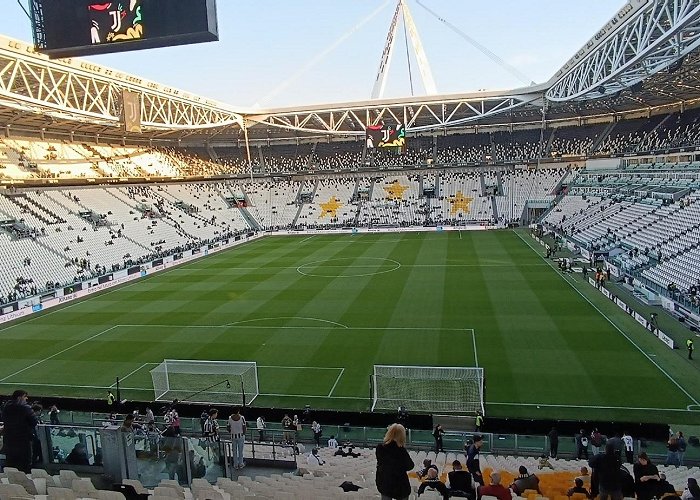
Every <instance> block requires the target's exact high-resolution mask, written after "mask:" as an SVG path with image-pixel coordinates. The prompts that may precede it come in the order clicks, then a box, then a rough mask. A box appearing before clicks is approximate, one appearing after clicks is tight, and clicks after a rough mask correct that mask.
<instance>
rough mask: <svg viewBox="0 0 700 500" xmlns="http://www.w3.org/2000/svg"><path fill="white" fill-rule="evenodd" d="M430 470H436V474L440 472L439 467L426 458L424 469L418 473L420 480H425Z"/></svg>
mask: <svg viewBox="0 0 700 500" xmlns="http://www.w3.org/2000/svg"><path fill="white" fill-rule="evenodd" d="M430 469H435V472H439V471H438V468H437V465H435V464H434V463H433V462H432V460H430V459H429V458H426V459H425V460H423V467H422V468H421V469H419V470H418V472H417V474H418V479H423V478H424V477H426V476H427V475H428V471H429V470H430Z"/></svg>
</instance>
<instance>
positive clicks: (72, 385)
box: [0, 382, 153, 392]
mask: <svg viewBox="0 0 700 500" xmlns="http://www.w3.org/2000/svg"><path fill="white" fill-rule="evenodd" d="M0 385H20V386H22V387H24V386H28V387H70V388H73V389H111V388H112V386H111V385H75V384H37V383H24V382H0ZM120 389H122V390H125V391H150V392H153V387H150V388H145V387H120Z"/></svg>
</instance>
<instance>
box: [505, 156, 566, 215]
mask: <svg viewBox="0 0 700 500" xmlns="http://www.w3.org/2000/svg"><path fill="white" fill-rule="evenodd" d="M566 173H567V172H566V171H564V170H561V169H559V170H557V169H538V170H508V171H506V172H504V173H503V174H501V185H502V189H501V193H502V194H500V195H498V196H496V206H497V207H498V208H497V209H498V217H499V219H500V222H503V223H506V224H507V223H511V222H518V221H520V218H521V216H522V214H523V211H524V210H525V202H526V201H528V200H544V201H553V200H554V194H553V192H554V189H555V187H556V186H557V184H559V183H560V182H561V180H562V178H563V176H564V174H566Z"/></svg>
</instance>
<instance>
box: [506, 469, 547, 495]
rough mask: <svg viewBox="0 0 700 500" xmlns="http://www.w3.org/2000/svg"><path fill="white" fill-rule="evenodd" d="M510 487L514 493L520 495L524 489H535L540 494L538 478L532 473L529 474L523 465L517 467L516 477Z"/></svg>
mask: <svg viewBox="0 0 700 500" xmlns="http://www.w3.org/2000/svg"><path fill="white" fill-rule="evenodd" d="M510 489H511V490H513V493H515V494H516V495H522V493H523V492H524V491H525V490H535V491H537V493H539V494H542V492H541V491H540V478H538V477H537V476H536V475H534V474H529V473H528V472H527V468H526V467H525V466H524V465H521V466H520V467H519V468H518V477H517V478H516V479H515V481H513V484H512V485H511V486H510Z"/></svg>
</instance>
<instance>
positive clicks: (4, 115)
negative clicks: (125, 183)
mask: <svg viewBox="0 0 700 500" xmlns="http://www.w3.org/2000/svg"><path fill="white" fill-rule="evenodd" d="M124 90H127V91H131V92H135V93H138V94H139V95H140V97H141V101H142V106H141V122H142V130H141V132H138V133H136V132H131V133H127V132H125V131H124V128H123V125H122V119H121V114H122V92H123V91H124ZM697 105H700V0H687V1H685V2H677V1H675V0H629V2H628V3H627V4H626V5H625V6H624V7H623V8H622V9H621V10H620V11H619V12H618V13H617V14H616V15H615V16H614V17H613V18H612V19H611V20H610V21H609V22H608V23H606V25H605V26H603V27H602V28H601V30H600V31H599V32H598V33H596V34H595V35H594V36H593V37H592V38H591V40H590V41H589V42H588V43H587V44H586V45H585V46H584V47H582V48H581V50H579V51H577V53H576V54H574V56H573V57H572V58H571V59H570V60H569V61H568V62H567V63H566V64H565V65H564V66H563V67H562V68H561V69H560V70H559V71H558V72H557V73H555V75H554V76H553V77H552V79H550V80H549V81H548V82H547V83H545V84H541V85H533V86H531V87H523V88H519V89H513V90H511V91H505V92H476V93H467V94H453V95H435V96H420V97H410V98H399V99H396V98H394V99H379V100H367V101H359V102H346V103H332V104H327V105H313V106H302V107H293V108H277V109H266V110H253V109H242V108H235V109H234V108H232V107H231V106H229V105H226V104H222V103H219V102H215V101H212V100H209V99H206V98H203V97H199V96H195V95H192V94H189V93H187V92H183V91H181V90H178V89H173V88H170V87H167V86H163V85H160V84H157V83H154V82H150V81H147V80H144V79H142V78H140V77H137V76H133V75H128V74H124V73H122V72H120V71H116V70H113V69H109V68H106V67H103V66H100V65H96V64H93V63H89V62H87V61H82V60H79V59H67V60H58V61H49V60H48V59H47V58H46V57H45V56H43V55H39V54H36V53H35V52H34V50H33V47H31V46H29V45H27V44H25V43H23V42H18V41H15V40H11V39H8V38H4V37H0V127H4V128H5V133H6V134H10V135H11V134H13V133H16V134H18V135H25V134H37V133H45V134H51V135H54V134H56V135H63V136H68V135H71V134H77V135H78V136H83V135H84V136H88V137H91V138H98V137H99V138H101V139H105V138H109V140H110V141H114V140H124V141H127V142H133V141H143V140H153V141H159V140H167V141H172V140H182V141H183V142H186V143H190V142H192V143H200V142H205V141H210V142H218V143H240V142H241V141H243V140H244V137H245V134H244V131H243V128H244V126H245V128H246V129H247V130H246V132H247V133H248V136H249V138H250V139H251V140H254V141H276V140H290V139H291V140H295V139H303V138H308V137H333V136H336V137H339V138H343V139H348V138H352V137H353V136H362V135H363V134H364V127H365V124H374V123H377V122H378V121H380V120H388V121H395V122H404V123H406V125H407V129H408V131H409V133H411V132H413V133H449V131H450V130H458V129H460V128H462V127H468V126H490V125H501V126H508V127H517V126H530V127H532V126H538V124H539V123H541V122H542V119H543V110H544V113H545V119H546V120H547V121H548V122H559V123H560V124H562V125H563V124H568V123H570V124H576V123H583V122H587V121H611V120H613V119H615V118H616V117H621V116H624V115H627V116H644V115H651V114H656V113H663V112H669V111H675V110H678V109H684V108H686V107H694V106H697Z"/></svg>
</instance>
